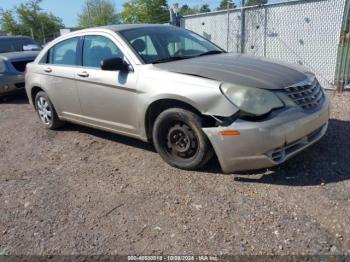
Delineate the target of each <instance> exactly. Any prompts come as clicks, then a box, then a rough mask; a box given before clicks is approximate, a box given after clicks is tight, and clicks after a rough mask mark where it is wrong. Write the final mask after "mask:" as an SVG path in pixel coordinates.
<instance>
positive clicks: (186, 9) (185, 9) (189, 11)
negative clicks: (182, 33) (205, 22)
mask: <svg viewBox="0 0 350 262" xmlns="http://www.w3.org/2000/svg"><path fill="white" fill-rule="evenodd" d="M179 12H180V15H182V16H186V15H194V14H198V13H199V9H198V7H192V8H191V7H190V6H189V5H183V6H181V7H180V10H179Z"/></svg>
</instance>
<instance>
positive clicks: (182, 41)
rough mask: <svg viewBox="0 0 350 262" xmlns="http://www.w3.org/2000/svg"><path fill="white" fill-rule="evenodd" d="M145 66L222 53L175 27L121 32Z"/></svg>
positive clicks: (200, 38)
mask: <svg viewBox="0 0 350 262" xmlns="http://www.w3.org/2000/svg"><path fill="white" fill-rule="evenodd" d="M120 34H121V35H122V36H123V37H124V38H125V39H126V40H127V41H128V42H129V43H130V44H131V46H132V47H133V48H134V50H135V51H136V52H137V53H138V54H139V55H140V57H141V58H142V59H143V61H144V62H145V63H146V64H151V63H162V62H169V61H174V60H180V59H188V58H192V57H197V56H201V55H210V54H217V53H223V52H224V51H223V50H222V49H220V48H219V47H217V46H215V45H214V44H213V43H211V42H209V41H208V40H206V39H204V38H203V37H201V36H198V35H196V34H195V33H192V32H190V31H187V30H184V29H179V28H176V27H171V26H165V27H145V28H136V29H129V30H124V31H121V32H120Z"/></svg>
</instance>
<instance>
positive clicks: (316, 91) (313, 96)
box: [285, 78, 324, 109]
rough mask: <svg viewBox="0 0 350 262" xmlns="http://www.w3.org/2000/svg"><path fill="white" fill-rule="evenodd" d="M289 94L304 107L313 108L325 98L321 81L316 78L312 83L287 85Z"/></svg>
mask: <svg viewBox="0 0 350 262" xmlns="http://www.w3.org/2000/svg"><path fill="white" fill-rule="evenodd" d="M285 90H286V92H287V95H288V96H289V97H290V98H291V99H292V100H293V101H294V102H295V103H296V104H297V105H299V106H300V107H302V108H303V109H313V108H315V107H317V106H318V105H319V104H321V103H322V102H323V100H324V93H323V90H322V87H321V85H320V83H319V82H318V81H317V79H316V78H315V79H314V81H313V82H312V83H311V84H300V85H295V86H290V87H287V88H286V89H285Z"/></svg>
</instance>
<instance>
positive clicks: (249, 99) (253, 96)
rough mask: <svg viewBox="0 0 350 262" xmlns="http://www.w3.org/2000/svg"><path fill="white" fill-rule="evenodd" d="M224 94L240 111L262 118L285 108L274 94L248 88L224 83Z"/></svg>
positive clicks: (222, 88)
mask: <svg viewBox="0 0 350 262" xmlns="http://www.w3.org/2000/svg"><path fill="white" fill-rule="evenodd" d="M220 88H221V91H222V93H223V94H224V95H225V96H226V97H227V98H228V99H229V100H230V101H231V102H232V103H233V104H234V105H235V106H237V107H238V108H239V109H241V110H242V111H244V112H246V113H250V114H253V115H256V116H261V115H264V114H267V113H269V112H270V111H271V110H273V109H275V108H280V107H283V106H284V104H283V102H282V101H281V100H280V99H279V98H278V97H277V96H276V95H275V94H274V93H272V92H270V91H267V90H264V89H260V88H254V87H246V86H237V85H233V84H227V83H223V84H222V85H221V87H220Z"/></svg>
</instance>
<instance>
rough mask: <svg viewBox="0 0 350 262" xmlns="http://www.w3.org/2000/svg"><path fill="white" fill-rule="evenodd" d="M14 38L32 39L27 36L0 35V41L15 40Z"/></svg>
mask: <svg viewBox="0 0 350 262" xmlns="http://www.w3.org/2000/svg"><path fill="white" fill-rule="evenodd" d="M16 38H29V39H32V38H31V37H29V36H25V35H0V39H16Z"/></svg>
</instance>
